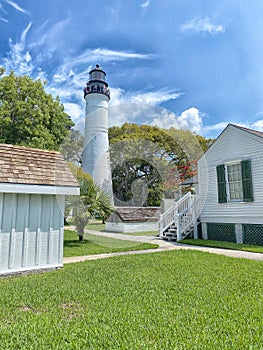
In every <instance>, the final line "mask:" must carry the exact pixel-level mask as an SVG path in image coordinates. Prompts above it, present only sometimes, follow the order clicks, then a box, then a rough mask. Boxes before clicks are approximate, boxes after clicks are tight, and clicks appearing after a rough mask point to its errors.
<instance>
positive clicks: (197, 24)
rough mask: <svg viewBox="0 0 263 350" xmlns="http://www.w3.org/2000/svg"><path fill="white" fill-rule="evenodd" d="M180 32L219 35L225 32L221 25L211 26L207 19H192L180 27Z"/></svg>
mask: <svg viewBox="0 0 263 350" xmlns="http://www.w3.org/2000/svg"><path fill="white" fill-rule="evenodd" d="M181 30H182V31H194V32H207V33H209V34H219V33H223V32H224V31H225V29H224V27H223V26H222V25H216V24H213V23H212V22H211V20H210V18H209V17H204V18H194V19H192V20H191V21H189V22H187V23H185V24H183V25H182V26H181Z"/></svg>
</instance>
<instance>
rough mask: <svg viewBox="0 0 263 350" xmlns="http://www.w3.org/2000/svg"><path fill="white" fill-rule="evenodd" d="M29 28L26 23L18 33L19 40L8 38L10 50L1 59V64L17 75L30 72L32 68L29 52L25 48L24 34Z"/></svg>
mask: <svg viewBox="0 0 263 350" xmlns="http://www.w3.org/2000/svg"><path fill="white" fill-rule="evenodd" d="M30 28H31V23H29V24H28V26H27V27H26V29H25V30H23V32H22V33H21V35H20V41H19V42H17V43H14V42H13V41H12V39H9V47H10V52H9V55H8V57H6V58H4V59H3V65H4V67H5V68H6V69H7V70H14V71H15V72H16V73H17V74H18V75H23V74H30V73H31V72H32V71H33V70H34V66H33V64H32V58H31V55H30V53H29V52H28V51H27V50H26V36H27V33H28V31H29V30H30Z"/></svg>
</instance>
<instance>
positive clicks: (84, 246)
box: [64, 230, 158, 257]
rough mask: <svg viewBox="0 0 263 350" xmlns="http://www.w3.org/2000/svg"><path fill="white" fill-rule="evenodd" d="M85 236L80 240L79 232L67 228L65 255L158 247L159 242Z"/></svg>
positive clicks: (86, 234)
mask: <svg viewBox="0 0 263 350" xmlns="http://www.w3.org/2000/svg"><path fill="white" fill-rule="evenodd" d="M84 237H85V240H84V241H83V242H79V240H78V234H77V232H75V231H70V230H65V233H64V257H70V256H83V255H94V254H104V253H115V252H127V251H133V250H143V249H155V248H158V245H157V244H151V243H138V242H134V241H128V240H127V241H125V240H120V239H114V238H109V237H103V236H99V235H98V236H95V235H91V234H88V233H85V235H84Z"/></svg>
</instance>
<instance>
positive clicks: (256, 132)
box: [230, 124, 263, 138]
mask: <svg viewBox="0 0 263 350" xmlns="http://www.w3.org/2000/svg"><path fill="white" fill-rule="evenodd" d="M230 125H232V126H234V127H236V128H238V129H241V130H244V131H247V132H249V133H250V134H253V135H256V136H259V137H261V138H263V132H261V131H257V130H253V129H249V128H245V127H243V126H239V125H234V124H230Z"/></svg>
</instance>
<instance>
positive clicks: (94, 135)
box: [82, 64, 113, 202]
mask: <svg viewBox="0 0 263 350" xmlns="http://www.w3.org/2000/svg"><path fill="white" fill-rule="evenodd" d="M105 76H106V73H105V72H104V71H103V70H102V69H101V67H100V66H99V65H98V64H96V67H95V68H93V69H92V70H91V71H90V72H89V80H88V82H87V84H86V87H85V88H84V98H85V100H86V118H85V133H84V150H83V155H82V168H83V170H84V172H86V173H89V174H90V175H91V176H92V178H93V180H94V181H95V183H96V184H98V185H100V186H101V187H102V189H103V190H104V191H105V192H107V193H108V194H109V195H110V197H111V199H112V202H113V192H112V180H111V169H110V159H109V138H108V103H109V100H110V90H109V88H108V84H107V82H106V81H105Z"/></svg>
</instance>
